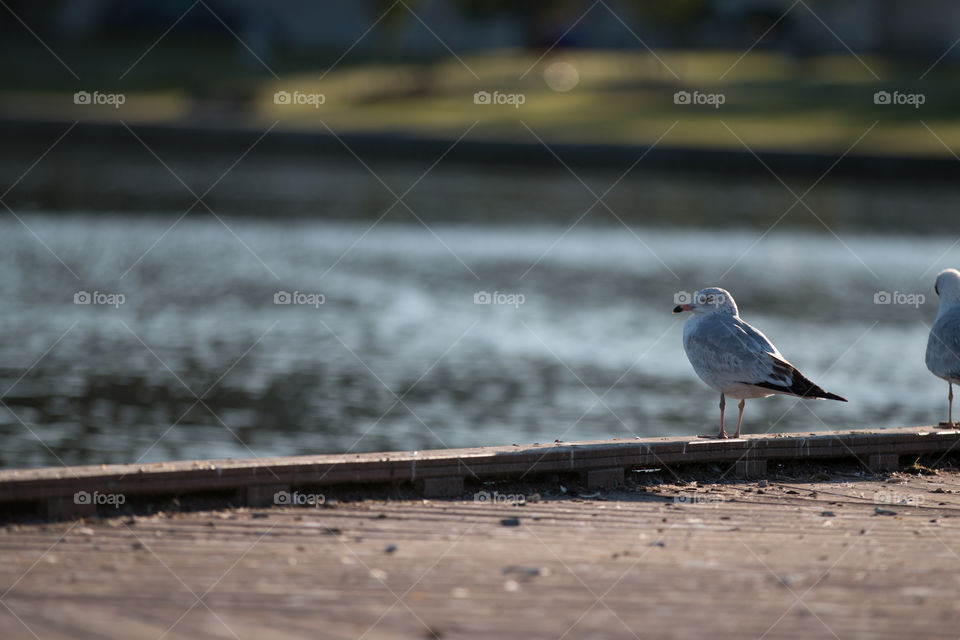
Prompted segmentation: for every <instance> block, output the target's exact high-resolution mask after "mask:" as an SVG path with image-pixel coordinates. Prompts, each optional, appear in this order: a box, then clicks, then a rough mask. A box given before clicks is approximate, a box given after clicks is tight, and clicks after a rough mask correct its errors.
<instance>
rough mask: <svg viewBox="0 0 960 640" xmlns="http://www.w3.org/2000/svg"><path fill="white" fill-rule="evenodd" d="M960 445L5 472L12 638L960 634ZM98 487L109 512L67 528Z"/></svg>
mask: <svg viewBox="0 0 960 640" xmlns="http://www.w3.org/2000/svg"><path fill="white" fill-rule="evenodd" d="M958 443H960V432H958V431H953V430H938V429H936V428H929V427H928V428H921V427H916V428H909V429H891V430H888V431H877V432H830V433H817V434H813V435H807V434H804V435H802V436H801V435H796V434H790V435H786V436H748V437H747V438H745V439H744V440H742V441H738V440H733V441H717V440H709V439H692V438H658V439H653V440H643V441H639V440H637V441H613V442H603V443H575V444H556V443H555V444H552V445H546V446H530V447H498V448H489V449H470V450H457V451H446V452H418V453H414V452H404V453H389V454H360V455H358V456H311V457H299V458H283V459H271V460H260V461H246V460H245V461H214V462H178V463H164V464H158V465H136V466H134V467H127V466H113V465H110V466H104V467H76V468H62V469H39V470H17V471H4V472H2V473H0V509H3V511H2V513H3V514H4V516H5V519H6V521H7V522H8V524H6V526H4V527H0V559H2V562H0V638H4V639H5V640H6V639H8V638H9V639H15V638H44V639H45V638H153V639H156V638H264V637H309V638H366V639H379V638H489V637H496V636H499V637H502V638H510V637H535V638H540V637H544V638H691V637H709V638H745V637H753V638H780V637H797V638H821V637H822V638H904V637H909V636H914V637H923V638H938V637H956V636H957V629H958V628H960V599H958V598H957V595H958V594H960V578H958V577H957V576H960V471H955V470H953V468H952V464H953V463H954V462H955V460H956V457H954V455H955V453H960V446H957V445H958ZM921 456H922V459H921V463H920V464H917V463H916V460H917V459H918V458H920V457H921ZM897 464H899V465H900V466H901V469H900V470H899V471H898V470H893V469H894V468H895V467H896V466H897ZM267 467H269V468H270V469H271V470H272V473H271V472H268V471H266V468H267ZM738 467H739V469H740V471H741V472H742V473H740V477H739V478H738V477H737V469H738ZM884 468H886V469H888V470H887V471H883V469H884ZM431 478H433V479H436V482H435V483H433V484H432V486H431V483H430V482H424V481H425V480H427V479H431ZM451 478H460V481H459V484H458V482H457V481H454V480H451ZM451 483H452V484H453V485H454V486H459V487H460V492H459V493H458V494H456V495H455V496H451V497H445V498H436V497H434V498H424V497H422V495H420V494H421V493H422V492H423V491H428V492H430V491H433V492H437V493H451ZM77 492H87V493H88V494H90V496H91V499H90V501H89V502H85V501H84V500H82V499H81V500H80V503H79V504H75V505H74V506H76V507H77V508H78V511H80V512H85V514H86V515H83V516H82V517H75V518H73V519H63V518H65V517H67V515H68V512H69V511H70V509H69V508H66V507H65V506H64V505H65V503H67V502H68V501H67V498H66V497H67V496H68V495H69V496H71V499H70V500H69V502H70V503H73V502H74V500H73V498H72V495H73V494H76V493H77ZM271 492H272V493H271ZM267 494H269V499H265V496H266V495H267ZM294 494H296V497H294ZM120 495H122V496H124V500H123V502H122V503H121V504H119V505H118V504H115V503H117V502H119V500H118V499H116V496H120ZM278 495H279V496H281V498H280V499H279V502H280V503H281V505H282V506H277V505H275V504H274V503H275V502H276V501H277V500H278V498H277V496H278ZM284 495H286V498H283V497H282V496H284ZM94 496H99V498H97V497H94ZM111 496H113V499H112V502H111V500H110V497H111ZM204 501H207V502H206V503H205V502H204ZM93 503H98V504H93ZM248 503H250V504H252V503H260V504H264V505H269V506H249V504H248ZM204 505H206V506H204ZM91 506H92V508H90V507H91ZM197 508H199V509H200V510H192V511H191V510H188V509H197ZM185 509H187V510H185Z"/></svg>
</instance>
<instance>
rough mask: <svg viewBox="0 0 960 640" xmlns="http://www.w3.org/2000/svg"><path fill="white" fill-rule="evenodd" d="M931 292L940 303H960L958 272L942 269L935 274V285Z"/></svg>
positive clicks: (959, 272) (959, 274)
mask: <svg viewBox="0 0 960 640" xmlns="http://www.w3.org/2000/svg"><path fill="white" fill-rule="evenodd" d="M933 290H934V291H936V292H937V295H938V296H940V300H941V301H947V300H949V301H950V302H960V271H957V270H956V269H944V270H943V271H941V272H940V273H938V274H937V283H936V284H935V285H933Z"/></svg>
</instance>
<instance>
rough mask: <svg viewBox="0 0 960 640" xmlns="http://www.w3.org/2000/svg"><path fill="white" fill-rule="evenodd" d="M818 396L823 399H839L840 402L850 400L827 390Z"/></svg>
mask: <svg viewBox="0 0 960 640" xmlns="http://www.w3.org/2000/svg"><path fill="white" fill-rule="evenodd" d="M820 397H821V398H823V399H824V400H839V401H840V402H850V401H849V400H847V399H846V398H844V397H843V396H838V395H837V394H835V393H830V392H829V391H824V392H823V395H822V396H820Z"/></svg>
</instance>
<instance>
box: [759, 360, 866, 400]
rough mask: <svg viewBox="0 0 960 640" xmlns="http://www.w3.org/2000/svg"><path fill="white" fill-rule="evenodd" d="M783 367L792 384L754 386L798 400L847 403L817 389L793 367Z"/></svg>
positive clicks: (821, 389)
mask: <svg viewBox="0 0 960 640" xmlns="http://www.w3.org/2000/svg"><path fill="white" fill-rule="evenodd" d="M783 367H784V370H785V371H786V372H788V373H789V374H790V375H791V377H792V384H791V385H790V386H789V387H788V386H787V385H785V384H775V383H771V382H760V383H755V384H754V386H757V387H764V388H766V389H772V390H773V391H778V392H780V393H786V394H789V395H792V396H797V397H798V398H806V399H808V400H839V401H840V402H849V401H848V400H847V399H846V398H844V397H843V396H838V395H837V394H835V393H830V392H829V391H827V390H826V389H823V388H822V387H818V386H817V385H816V384H814V383H813V382H811V381H810V380H809V379H808V378H807V377H806V376H804V375H803V374H802V373H800V372H799V371H797V369H796V367H794V366H793V365H791V364H787V363H783Z"/></svg>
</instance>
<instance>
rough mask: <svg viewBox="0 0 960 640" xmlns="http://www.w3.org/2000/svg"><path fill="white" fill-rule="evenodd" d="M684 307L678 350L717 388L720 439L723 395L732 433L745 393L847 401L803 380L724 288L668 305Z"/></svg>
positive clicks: (722, 434)
mask: <svg viewBox="0 0 960 640" xmlns="http://www.w3.org/2000/svg"><path fill="white" fill-rule="evenodd" d="M958 276H960V274H958ZM958 282H960V281H958ZM958 286H960V285H958ZM958 291H960V289H958ZM684 311H692V312H693V315H692V316H690V318H688V319H687V321H686V323H684V325H683V349H684V351H686V352H687V358H688V359H689V360H690V364H692V365H693V370H694V371H696V372H697V375H698V376H700V379H701V380H703V381H704V382H706V383H707V386H709V387H710V388H711V389H713V390H715V391H719V392H720V433H719V437H720V438H726V437H727V432H726V431H724V428H723V413H724V409H725V408H726V406H727V402H726V396H730V397H731V398H739V399H740V404H738V405H737V406H738V407H739V408H740V415H738V416H737V434H736V436H734V437H736V438H739V437H740V424H741V423H742V422H743V407H744V405H745V404H746V399H747V398H766V397H768V396H772V395H773V394H775V393H780V394H783V395H788V396H797V397H799V398H825V399H828V400H840V401H841V402H846V401H847V399H846V398H842V397H840V396H838V395H836V394H834V393H830V392H828V391H824V390H823V389H821V388H820V387H818V386H817V385H815V384H814V383H812V382H810V381H809V380H807V378H806V377H804V375H803V374H802V373H800V372H799V371H797V369H796V367H794V366H793V365H792V364H790V363H789V362H787V360H786V358H784V357H783V355H781V353H780V351H779V350H778V349H777V348H776V347H775V346H773V344H772V343H771V342H770V341H769V340H768V339H767V337H766V336H765V335H763V334H762V333H760V332H759V331H758V330H757V329H754V328H753V327H752V326H750V325H749V324H747V323H746V322H744V321H743V320H741V319H740V313H739V311H738V310H737V303H736V302H734V301H733V296H732V295H730V292H729V291H727V290H726V289H721V288H719V287H709V288H707V289H701V290H700V291H697V292H696V293H695V294H693V299H692V300H691V301H690V302H689V303H687V304H678V305H677V306H675V307H674V308H673V312H674V313H682V312H684ZM957 317H958V319H960V316H957ZM958 384H960V380H958Z"/></svg>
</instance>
